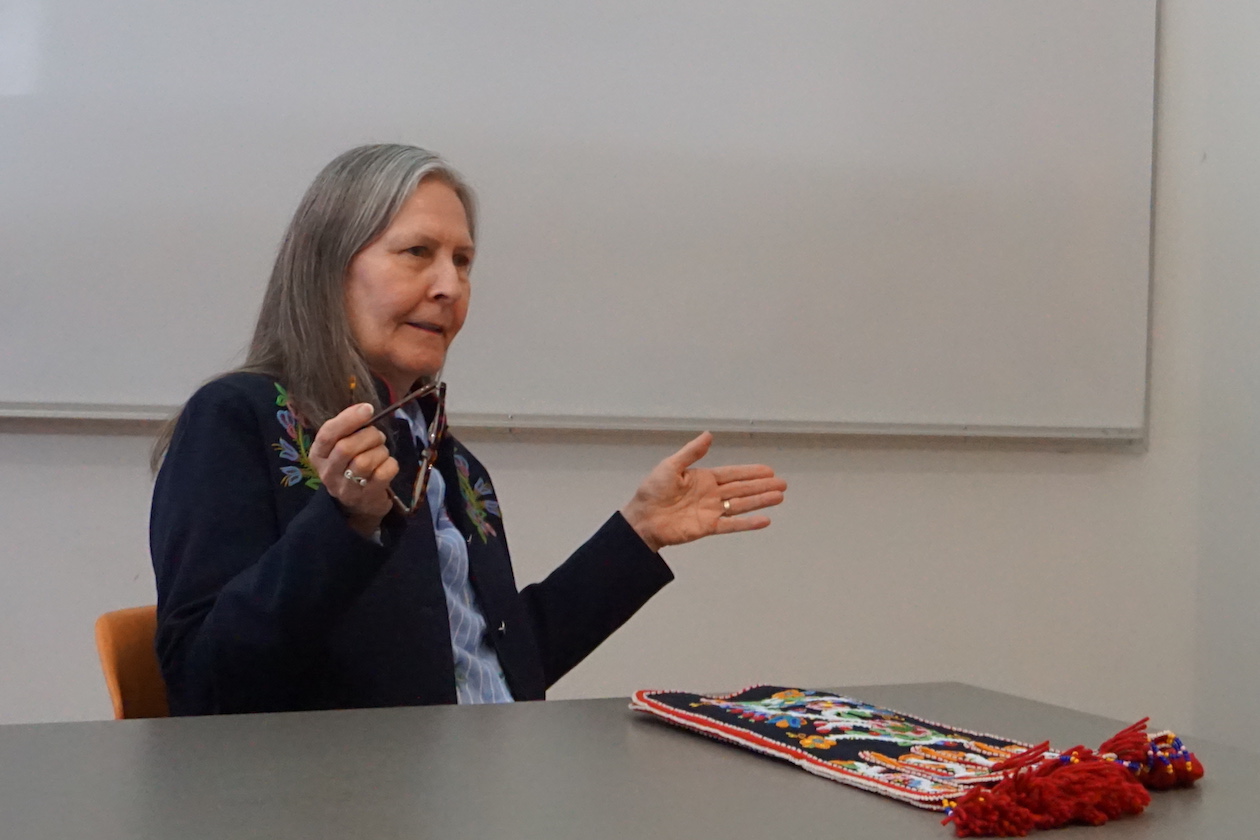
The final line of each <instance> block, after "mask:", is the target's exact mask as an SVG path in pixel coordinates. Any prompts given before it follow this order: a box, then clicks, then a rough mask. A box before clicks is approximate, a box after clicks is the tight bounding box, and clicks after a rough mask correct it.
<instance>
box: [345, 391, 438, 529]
mask: <svg viewBox="0 0 1260 840" xmlns="http://www.w3.org/2000/svg"><path fill="white" fill-rule="evenodd" d="M435 391H436V392H437V407H436V408H435V409H434V411H433V420H432V421H430V422H429V434H428V438H429V442H428V445H427V446H425V449H424V452H422V453H420V459H421V460H420V469H419V470H417V471H416V480H415V483H414V484H413V485H412V487H411V504H407V503H406V502H404V501H403V500H402V499H400V498H399V497H398V494H397V493H395V492H394V490H393V488H389V498H390V500H391V501H392V502H393V503H394V507H395V508H396V509H397V510H398V512H399V513H401V514H402V515H404V516H411V515H412V514H413V513H415V512H416V511H417V510H419V509H420V505H421V504H422V503H423V502H424V499H425V497H426V494H427V493H428V492H429V476H430V475H431V474H432V472H433V465H434V464H436V463H437V456H438V449H439V448H440V447H441V445H442V439H443V438H444V437H446V383H445V382H437V383H430V384H428V385H422V386H421V387H419V388H417V389H416V390H414V391H412V392H411V393H409V394H407V395H406V396H405V397H403V398H402V399H400V400H398V401H397V402H395V403H392V404H390V405H388V406H386V407H385V408H382V409H381V410H380V411H378V412H376V413H375V414H373V415H372V418H371V419H370V420H368V421H367V422H366V423H364V424H363V425H362V426H360V427H359V428H361V429H366V428H367V427H368V426H371V425H373V424H374V423H376V422H377V421H379V420H382V419H384V418H386V417H390V416H392V415H393V413H394V412H395V411H397V410H398V409H400V408H402V407H403V406H405V405H407V404H408V403H412V402H415V401H416V400H418V399H422V398H424V397H427V396H429V395H430V394H432V393H434V392H435Z"/></svg>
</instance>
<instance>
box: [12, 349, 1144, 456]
mask: <svg viewBox="0 0 1260 840" xmlns="http://www.w3.org/2000/svg"><path fill="white" fill-rule="evenodd" d="M1148 345H1149V339H1148ZM1148 376H1149V364H1148ZM1149 394H1150V389H1149V387H1148V389H1147V395H1148V396H1147V412H1148V414H1149V403H1150V397H1149ZM177 410H178V407H177V406H160V405H107V404H103V403H42V404H41V403H12V402H0V432H3V431H7V430H11V429H15V428H23V429H28V428H30V426H31V425H32V422H38V421H47V423H48V424H49V425H55V424H58V423H61V422H63V421H70V422H73V423H74V424H75V426H76V428H79V429H86V430H90V429H92V428H93V427H99V428H101V429H105V428H111V429H117V428H118V427H120V426H126V427H133V428H134V429H135V430H136V431H137V432H141V431H144V430H146V429H148V428H151V427H152V426H154V425H155V424H160V423H163V422H165V421H166V420H168V419H170V418H171V417H172V416H174V414H175V412H176V411H177ZM450 424H451V426H452V427H455V428H458V429H473V430H486V431H508V432H512V431H545V432H582V431H594V432H630V433H640V432H649V433H651V432H701V431H705V430H708V431H711V432H736V433H741V434H750V435H756V436H762V435H788V436H793V437H795V436H812V437H898V438H901V437H916V438H924V437H927V438H988V439H1003V440H1043V441H1082V442H1084V441H1095V442H1111V443H1123V444H1134V443H1138V444H1145V443H1146V439H1147V429H1146V427H1145V426H1143V427H1137V428H1114V429H1113V428H1098V427H1070V426H1063V427H1058V426H988V425H980V424H944V423H940V424H936V423H895V424H884V423H845V422H794V421H787V420H734V419H730V418H719V417H701V418H695V417H615V416H602V417H592V416H589V415H541V414H469V413H464V414H460V413H454V412H453V413H452V414H451V418H450ZM1147 425H1149V423H1148V424H1147Z"/></svg>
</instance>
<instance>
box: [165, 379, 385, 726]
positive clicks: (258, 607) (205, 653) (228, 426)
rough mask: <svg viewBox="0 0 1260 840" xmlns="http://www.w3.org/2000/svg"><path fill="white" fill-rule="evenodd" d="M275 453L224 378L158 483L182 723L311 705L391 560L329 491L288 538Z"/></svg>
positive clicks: (172, 683) (198, 404) (176, 701)
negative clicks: (344, 617)
mask: <svg viewBox="0 0 1260 840" xmlns="http://www.w3.org/2000/svg"><path fill="white" fill-rule="evenodd" d="M267 446H268V441H267V440H264V438H263V434H262V430H261V427H260V423H259V420H258V415H257V414H256V413H255V411H254V409H253V408H252V404H251V401H250V399H249V396H248V394H247V393H245V391H244V390H243V389H240V388H237V387H235V386H234V385H232V384H231V383H229V382H224V381H222V380H220V381H219V382H215V383H211V384H209V385H207V386H205V387H203V388H202V389H201V390H200V391H198V392H197V394H195V395H194V396H193V398H192V399H191V400H190V401H189V402H188V404H187V406H186V407H185V409H184V412H183V415H182V416H181V418H180V420H179V422H178V425H177V427H176V430H175V433H174V436H173V438H172V441H171V446H170V449H169V450H168V451H167V454H166V458H165V461H164V463H163V465H162V469H161V471H160V473H159V475H158V479H157V483H156V485H155V487H154V493H153V506H152V511H151V517H150V549H151V552H152V559H153V567H154V572H155V575H156V579H157V589H158V631H157V639H156V647H157V653H158V658H159V661H160V663H161V666H162V673H163V676H164V678H165V680H166V682H167V688H168V692H169V694H170V696H171V708H172V711H173V712H175V713H176V714H214V713H223V712H245V711H271V710H282V709H294V708H303V702H302V698H303V695H304V691H303V686H304V685H306V684H307V683H308V682H309V680H310V679H311V676H310V675H311V673H312V671H313V669H314V668H315V666H317V665H318V664H319V662H320V660H321V658H322V651H324V650H325V649H326V648H325V645H324V641H325V638H326V636H327V634H328V631H329V629H330V628H331V626H332V625H333V624H334V623H335V622H336V621H337V619H338V617H339V616H340V615H341V614H342V613H343V612H344V610H345V609H346V608H347V606H348V605H349V604H350V603H351V602H352V601H353V600H354V599H355V598H356V597H357V596H358V594H359V593H360V592H362V591H363V589H364V588H365V587H366V586H367V584H368V583H369V582H370V581H371V579H372V577H373V575H374V574H375V573H376V572H377V570H379V569H380V567H381V565H382V564H383V563H384V561H385V560H386V558H387V556H388V553H389V552H388V549H386V548H385V547H383V546H381V545H378V544H376V543H373V542H372V541H370V540H365V539H364V538H363V537H361V536H360V535H359V534H358V533H356V532H355V531H354V530H353V529H352V528H350V526H349V525H348V523H347V522H346V520H345V517H344V516H343V515H342V513H341V511H340V510H339V509H338V507H337V504H336V502H335V501H334V500H333V498H332V496H330V495H329V494H328V492H327V491H326V490H325V489H323V488H320V489H319V490H318V491H317V492H316V493H315V494H314V495H313V496H312V497H311V499H310V501H309V502H308V503H307V504H306V506H305V507H303V508H302V509H301V510H300V512H299V513H298V514H297V515H296V516H294V517H293V518H292V520H291V521H290V522H289V523H288V525H287V527H284V528H283V529H282V528H281V526H280V524H279V517H278V514H277V510H276V496H275V489H274V486H275V485H276V484H277V482H278V481H279V476H274V475H271V471H272V469H273V467H272V466H271V462H270V457H269V455H268V451H267ZM283 489H285V490H291V492H295V493H297V492H304V491H303V490H302V489H301V488H296V487H295V488H283Z"/></svg>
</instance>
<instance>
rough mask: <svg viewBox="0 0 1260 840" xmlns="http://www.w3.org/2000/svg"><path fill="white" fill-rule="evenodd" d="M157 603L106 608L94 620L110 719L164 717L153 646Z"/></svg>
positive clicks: (163, 688)
mask: <svg viewBox="0 0 1260 840" xmlns="http://www.w3.org/2000/svg"><path fill="white" fill-rule="evenodd" d="M155 633H157V607H155V606H148V607H131V608H129V609H125V610H115V611H113V612H107V613H105V614H104V615H102V616H101V617H100V618H98V619H97V620H96V651H97V653H99V654H100V655H101V670H102V671H104V672H105V685H106V686H107V687H108V688H109V696H110V699H112V700H113V701H114V719H115V720H125V719H128V718H154V717H167V716H168V715H170V713H171V712H170V709H169V708H168V707H167V705H166V683H164V682H163V681H162V670H161V668H159V667H158V660H157V653H156V652H155V651H154V650H153V636H154V634H155Z"/></svg>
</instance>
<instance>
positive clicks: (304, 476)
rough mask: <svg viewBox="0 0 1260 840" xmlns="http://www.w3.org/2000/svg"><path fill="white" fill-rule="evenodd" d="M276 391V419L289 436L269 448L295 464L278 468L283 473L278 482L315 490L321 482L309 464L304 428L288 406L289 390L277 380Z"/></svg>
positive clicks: (307, 442) (307, 444)
mask: <svg viewBox="0 0 1260 840" xmlns="http://www.w3.org/2000/svg"><path fill="white" fill-rule="evenodd" d="M276 391H277V393H278V394H279V396H277V397H276V405H278V406H280V410H279V411H277V412H276V419H277V420H279V421H280V425H281V426H283V427H284V433H285V434H286V435H288V436H289V440H285V439H284V438H280V441H279V442H278V443H273V444H271V448H272V449H274V450H276V451H277V452H279V453H280V457H281V458H283V459H284V460H286V461H293V462H294V463H295V464H296V465H297V466H291V467H281V468H280V472H281V473H283V474H284V475H283V477H282V478H281V479H280V483H281V484H283V485H284V486H285V487H292V486H293V485H295V484H305V485H306V486H307V487H309V488H311V489H312V490H317V489H319V486H320V485H321V484H322V483H323V482H321V481H320V480H319V473H317V472H315V468H314V467H312V466H311V455H310V441H308V440H307V439H306V430H304V429H303V428H302V424H301V423H299V422H298V420H297V417H296V416H295V415H294V414H293V410H292V409H290V408H289V392H288V391H286V390H285V389H284V386H283V385H281V384H280V383H279V382H277V383H276ZM290 441H292V442H290Z"/></svg>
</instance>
